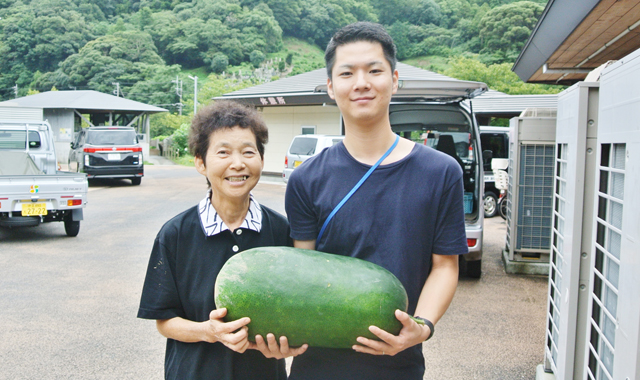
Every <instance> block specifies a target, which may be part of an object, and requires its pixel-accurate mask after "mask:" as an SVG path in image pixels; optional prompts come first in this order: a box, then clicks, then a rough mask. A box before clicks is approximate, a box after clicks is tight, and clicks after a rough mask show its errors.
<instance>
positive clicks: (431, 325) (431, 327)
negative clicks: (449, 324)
mask: <svg viewBox="0 0 640 380" xmlns="http://www.w3.org/2000/svg"><path fill="white" fill-rule="evenodd" d="M414 318H415V319H419V320H421V321H422V322H424V324H425V325H427V326H428V327H429V331H430V333H429V336H428V337H427V339H425V340H424V341H425V342H426V341H428V340H429V339H431V337H432V336H433V333H434V332H435V327H434V326H433V323H432V322H431V321H430V320H428V319H426V318H422V317H418V316H417V315H416V316H415V317H414Z"/></svg>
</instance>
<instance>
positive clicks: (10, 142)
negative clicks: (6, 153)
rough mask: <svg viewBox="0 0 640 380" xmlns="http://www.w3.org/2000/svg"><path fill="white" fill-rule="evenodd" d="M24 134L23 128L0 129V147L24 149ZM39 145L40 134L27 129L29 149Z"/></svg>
mask: <svg viewBox="0 0 640 380" xmlns="http://www.w3.org/2000/svg"><path fill="white" fill-rule="evenodd" d="M26 135H27V134H26V132H25V131H23V130H20V131H15V130H0V149H26V138H25V137H26ZM41 145H42V140H41V139H40V134H39V133H38V132H36V131H29V149H37V148H40V146H41Z"/></svg>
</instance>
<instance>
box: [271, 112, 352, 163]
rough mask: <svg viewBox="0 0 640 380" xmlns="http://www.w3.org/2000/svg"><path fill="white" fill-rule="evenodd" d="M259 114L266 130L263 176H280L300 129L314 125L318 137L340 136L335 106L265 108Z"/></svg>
mask: <svg viewBox="0 0 640 380" xmlns="http://www.w3.org/2000/svg"><path fill="white" fill-rule="evenodd" d="M262 113H263V116H264V119H265V122H266V123H267V127H268V128H269V143H268V144H267V146H266V148H265V157H264V172H266V173H282V169H283V168H284V157H285V154H286V153H287V149H289V144H291V140H293V137H294V136H296V135H299V134H301V128H302V126H315V127H316V133H317V134H325V135H341V134H342V131H341V130H340V111H339V110H338V107H335V106H326V107H323V106H300V107H265V108H263V110H262Z"/></svg>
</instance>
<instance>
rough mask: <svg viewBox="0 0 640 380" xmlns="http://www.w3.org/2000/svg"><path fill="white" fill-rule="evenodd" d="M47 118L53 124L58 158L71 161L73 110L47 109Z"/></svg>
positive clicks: (61, 160) (60, 161)
mask: <svg viewBox="0 0 640 380" xmlns="http://www.w3.org/2000/svg"><path fill="white" fill-rule="evenodd" d="M43 116H44V119H45V120H48V121H49V124H51V129H52V130H53V140H54V141H55V144H56V158H57V160H58V163H61V164H66V163H67V161H69V149H70V146H69V145H70V144H71V142H72V141H73V138H74V135H73V123H74V119H73V110H69V109H45V110H44V112H43Z"/></svg>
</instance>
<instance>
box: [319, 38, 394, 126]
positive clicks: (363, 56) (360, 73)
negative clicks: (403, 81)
mask: <svg viewBox="0 0 640 380" xmlns="http://www.w3.org/2000/svg"><path fill="white" fill-rule="evenodd" d="M331 76H332V79H329V80H328V81H327V89H328V93H329V96H330V97H331V99H334V100H335V101H336V103H337V105H338V108H340V112H342V115H343V117H344V119H345V121H346V122H356V123H360V122H367V121H373V122H375V121H377V120H380V117H381V116H382V115H384V114H388V112H389V102H390V101H391V96H392V95H393V94H395V93H396V91H397V90H398V72H397V71H392V70H391V65H390V64H389V62H388V61H387V60H386V58H385V55H384V52H383V50H382V46H381V45H380V44H379V43H373V42H368V41H357V42H352V43H348V44H345V45H341V46H338V48H337V49H336V55H335V63H334V66H333V69H332V71H331Z"/></svg>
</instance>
